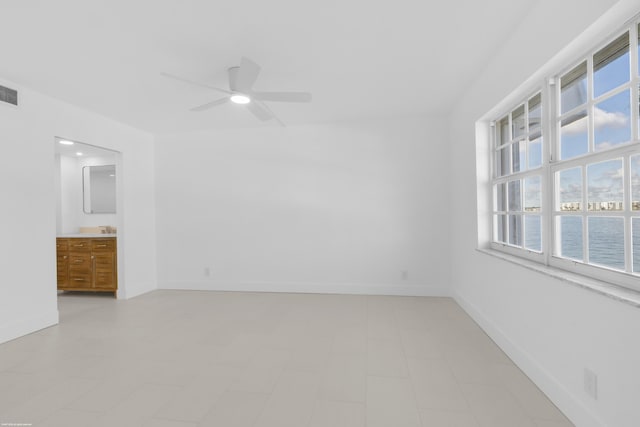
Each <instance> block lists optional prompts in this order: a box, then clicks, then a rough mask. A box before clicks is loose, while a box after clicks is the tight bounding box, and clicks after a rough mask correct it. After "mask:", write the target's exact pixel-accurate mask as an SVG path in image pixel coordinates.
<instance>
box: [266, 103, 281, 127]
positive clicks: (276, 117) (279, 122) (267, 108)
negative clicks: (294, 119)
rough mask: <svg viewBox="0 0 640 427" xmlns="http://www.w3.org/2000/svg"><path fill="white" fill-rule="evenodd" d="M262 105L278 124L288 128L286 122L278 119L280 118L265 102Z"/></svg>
mask: <svg viewBox="0 0 640 427" xmlns="http://www.w3.org/2000/svg"><path fill="white" fill-rule="evenodd" d="M260 105H262V107H264V109H265V110H267V111H268V112H269V113H271V115H272V116H273V118H274V119H275V120H276V122H278V124H279V125H280V126H282V127H283V128H286V127H287V125H285V124H284V122H283V121H282V120H280V119H279V118H278V116H276V113H274V112H273V110H271V108H269V106H268V105H267V104H265V103H264V102H261V103H260Z"/></svg>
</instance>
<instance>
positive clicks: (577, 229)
mask: <svg viewBox="0 0 640 427" xmlns="http://www.w3.org/2000/svg"><path fill="white" fill-rule="evenodd" d="M556 227H557V229H556V236H560V253H559V254H558V256H561V257H563V258H571V259H575V260H578V261H582V259H583V256H582V218H581V217H579V216H561V217H560V218H558V220H557V222H556Z"/></svg>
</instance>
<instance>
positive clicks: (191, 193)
mask: <svg viewBox="0 0 640 427" xmlns="http://www.w3.org/2000/svg"><path fill="white" fill-rule="evenodd" d="M445 136H446V124H445V120H442V118H438V117H432V118H429V119H418V118H405V119H397V120H384V121H375V122H374V121H369V122H357V123H355V122H354V123H340V124H327V125H314V126H291V127H287V128H279V127H263V128H259V129H251V130H236V131H219V132H205V133H192V134H182V135H166V136H162V137H159V138H157V140H156V144H157V145H156V180H157V181H156V183H157V186H156V188H157V198H156V200H157V205H156V206H157V212H156V213H157V224H158V266H159V270H158V272H159V274H158V277H159V286H160V287H161V288H175V289H185V288H186V289H235V290H262V291H294V292H337V293H341V292H347V293H361V292H366V293H384V294H420V295H423V294H429V295H433V294H435V295H441V294H447V293H448V283H449V267H448V262H449V261H448V256H447V255H448V252H447V250H448V241H449V236H448V234H447V230H448V228H447V221H448V220H447V217H448V214H449V213H448V212H447V210H446V207H447V205H448V195H447V189H446V180H445V178H444V177H445V176H447V161H446V156H447V155H448V148H447V143H446V138H445ZM207 268H208V269H210V270H209V272H210V275H209V276H207V274H206V271H205V269H207ZM404 271H406V277H403V272H404Z"/></svg>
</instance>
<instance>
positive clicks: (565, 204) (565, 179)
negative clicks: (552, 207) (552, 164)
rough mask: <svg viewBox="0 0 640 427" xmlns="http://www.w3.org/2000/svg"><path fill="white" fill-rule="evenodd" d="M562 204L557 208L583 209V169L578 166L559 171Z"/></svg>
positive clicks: (564, 209) (568, 209)
mask: <svg viewBox="0 0 640 427" xmlns="http://www.w3.org/2000/svg"><path fill="white" fill-rule="evenodd" d="M557 182H558V185H559V186H560V194H559V195H560V197H559V202H560V206H556V210H560V211H579V210H581V209H582V170H581V169H580V168H579V167H578V168H573V169H567V170H563V171H560V172H558V176H557Z"/></svg>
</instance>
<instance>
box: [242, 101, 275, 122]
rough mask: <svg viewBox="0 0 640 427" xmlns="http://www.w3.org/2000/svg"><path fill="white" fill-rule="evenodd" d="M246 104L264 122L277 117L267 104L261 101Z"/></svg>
mask: <svg viewBox="0 0 640 427" xmlns="http://www.w3.org/2000/svg"><path fill="white" fill-rule="evenodd" d="M246 105H247V109H248V110H249V111H251V113H252V114H253V115H254V116H256V117H257V118H259V119H260V120H262V121H263V122H264V121H267V120H269V119H272V118H274V117H275V115H274V114H273V113H272V112H271V110H269V109H268V108H267V106H266V105H264V104H262V103H261V102H256V101H253V102H250V103H248V104H246Z"/></svg>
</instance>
